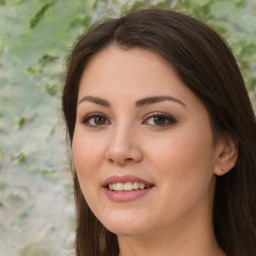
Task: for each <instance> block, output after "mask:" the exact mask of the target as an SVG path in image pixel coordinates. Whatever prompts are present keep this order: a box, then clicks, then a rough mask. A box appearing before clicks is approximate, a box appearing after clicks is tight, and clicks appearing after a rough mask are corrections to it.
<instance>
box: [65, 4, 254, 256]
mask: <svg viewBox="0 0 256 256" xmlns="http://www.w3.org/2000/svg"><path fill="white" fill-rule="evenodd" d="M109 45H117V46H119V47H123V48H127V49H129V48H134V47H144V48H149V49H153V50H154V51H156V52H157V53H158V54H160V55H161V56H163V57H164V58H165V59H166V60H167V61H168V62H169V63H170V65H171V66H172V67H174V69H175V70H176V72H177V74H178V75H179V77H180V79H181V80H182V81H183V82H184V84H185V85H186V86H187V87H188V88H189V89H190V90H192V91H193V92H194V94H195V95H196V96H197V97H198V98H199V99H200V100H201V101H202V102H203V104H204V105H205V106H206V108H207V110H208V112H209V115H210V119H211V122H212V127H213V128H212V129H213V134H214V135H215V138H217V137H218V135H221V134H223V133H227V134H229V135H230V136H233V137H234V138H235V139H236V141H237V142H238V145H239V155H238V159H237V162H236V165H235V167H234V168H233V169H232V170H231V171H230V172H229V173H228V174H226V175H224V176H221V177H217V181H216V190H215V197H214V202H213V226H214V231H215V235H216V239H217V241H218V243H219V246H220V247H221V248H222V250H223V251H224V252H225V253H226V254H227V255H228V256H242V255H243V256H253V255H256V125H255V115H254V111H253V109H252V106H251V103H250V100H249V97H248V94H247V91H246V87H245V85H244V81H243V78H242V76H241V73H240V71H239V68H238V66H237V63H236V61H235V58H234V56H233V55H232V52H231V50H230V48H229V46H228V44H227V43H226V42H225V41H224V40H223V39H222V38H221V37H220V36H219V35H218V34H216V33H215V32H214V31H213V30H211V29H210V28H209V27H207V26H206V25H205V24H203V23H202V22H200V21H198V20H196V19H194V18H191V17H189V16H187V15H184V14H181V13H178V12H175V11H171V10H163V9H157V8H150V9H144V10H140V11H136V12H133V13H130V14H128V15H126V16H124V17H121V18H118V19H112V20H108V21H105V22H104V23H102V24H99V25H97V26H96V27H93V28H92V29H91V30H89V31H88V32H87V33H86V34H85V35H83V36H82V37H81V38H80V40H79V41H78V43H77V44H76V46H75V48H74V50H73V52H72V54H71V56H70V59H69V64H68V70H67V77H66V84H65V87H64V91H63V98H62V104H63V112H64V116H65V121H66V125H67V130H68V135H69V139H70V142H71V143H72V138H73V134H74V128H75V121H76V105H77V97H78V90H79V83H80V78H81V75H82V72H83V70H84V68H85V65H86V63H87V62H88V60H89V59H90V58H91V57H92V56H94V55H95V54H96V53H97V52H99V51H100V50H102V49H103V48H105V47H107V46H109ZM110 61H111V60H110ZM73 177H74V190H75V199H76V210H77V231H76V255H77V256H117V255H118V250H119V248H118V242H117V237H116V235H115V234H113V233H111V232H110V231H108V230H107V229H106V228H105V227H104V226H103V225H102V224H101V223H100V222H99V221H98V220H97V218H96V217H95V216H94V214H93V213H92V212H91V210H90V209H89V207H88V205H87V203H86V200H85V199H84V197H83V194H82V192H81V189H80V187H79V183H78V178H77V175H76V172H75V171H73Z"/></svg>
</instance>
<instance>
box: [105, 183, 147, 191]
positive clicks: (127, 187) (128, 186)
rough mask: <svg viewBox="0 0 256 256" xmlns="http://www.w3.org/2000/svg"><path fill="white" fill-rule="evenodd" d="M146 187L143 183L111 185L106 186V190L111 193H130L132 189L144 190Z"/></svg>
mask: <svg viewBox="0 0 256 256" xmlns="http://www.w3.org/2000/svg"><path fill="white" fill-rule="evenodd" d="M148 187H149V186H146V185H145V184H144V183H139V182H126V183H113V184H109V185H108V188H109V189H110V190H113V191H131V190H133V189H134V190H136V189H145V188H148Z"/></svg>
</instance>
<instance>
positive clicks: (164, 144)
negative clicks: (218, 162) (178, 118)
mask: <svg viewBox="0 0 256 256" xmlns="http://www.w3.org/2000/svg"><path fill="white" fill-rule="evenodd" d="M148 148H149V147H148ZM150 159H151V160H152V162H151V163H150V164H151V165H154V166H155V168H157V170H158V172H157V176H158V177H161V179H159V182H160V187H162V188H163V190H168V193H169V195H175V197H176V198H177V201H179V200H180V201H181V202H182V201H184V200H185V201H189V200H192V198H193V197H194V200H196V198H197V197H198V196H200V197H201V196H204V194H205V193H207V191H209V190H210V187H211V186H210V184H211V180H212V177H213V168H214V163H215V155H214V148H213V145H212V136H211V133H210V130H206V129H205V130H204V129H203V130H198V129H194V132H191V129H187V130H186V129H184V130H182V132H180V131H177V132H175V133H173V134H172V136H169V137H168V138H166V139H165V140H159V141H158V143H155V144H154V150H153V151H152V152H151V157H150ZM156 178H157V177H156Z"/></svg>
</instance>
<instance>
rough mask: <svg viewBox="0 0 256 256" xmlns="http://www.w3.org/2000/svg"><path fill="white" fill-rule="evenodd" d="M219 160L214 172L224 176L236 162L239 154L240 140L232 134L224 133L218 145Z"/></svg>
mask: <svg viewBox="0 0 256 256" xmlns="http://www.w3.org/2000/svg"><path fill="white" fill-rule="evenodd" d="M216 153H217V160H216V164H215V167H214V173H215V174H216V175H217V176H222V175H224V174H226V173H228V172H229V171H230V170H231V169H232V168H233V167H234V166H235V164H236V160H237V156H238V142H237V141H236V139H235V138H233V137H232V136H230V135H228V134H226V135H223V136H222V137H221V138H220V139H219V141H218V144H217V146H216Z"/></svg>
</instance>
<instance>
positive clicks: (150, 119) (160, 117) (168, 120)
mask: <svg viewBox="0 0 256 256" xmlns="http://www.w3.org/2000/svg"><path fill="white" fill-rule="evenodd" d="M173 123H176V119H175V118H174V117H172V116H171V115H167V114H164V113H153V114H150V115H149V116H147V117H146V119H145V121H144V122H143V124H149V125H152V126H160V127H164V126H168V125H171V124H173Z"/></svg>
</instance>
